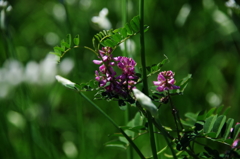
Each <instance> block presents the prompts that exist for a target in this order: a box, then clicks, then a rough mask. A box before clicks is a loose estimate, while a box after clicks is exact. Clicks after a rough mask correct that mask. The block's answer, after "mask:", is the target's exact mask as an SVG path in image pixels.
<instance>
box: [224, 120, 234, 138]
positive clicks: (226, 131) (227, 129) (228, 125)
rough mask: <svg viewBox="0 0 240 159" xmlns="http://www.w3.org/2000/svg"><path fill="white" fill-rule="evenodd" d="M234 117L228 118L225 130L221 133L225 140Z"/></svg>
mask: <svg viewBox="0 0 240 159" xmlns="http://www.w3.org/2000/svg"><path fill="white" fill-rule="evenodd" d="M233 123H234V119H232V118H229V119H228V120H227V122H226V130H225V132H224V134H223V138H224V139H225V140H226V139H227V138H228V137H229V133H230V130H231V128H232V127H233Z"/></svg>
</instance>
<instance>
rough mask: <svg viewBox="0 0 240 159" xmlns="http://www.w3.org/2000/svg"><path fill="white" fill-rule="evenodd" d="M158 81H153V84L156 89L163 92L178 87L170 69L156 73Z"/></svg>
mask: <svg viewBox="0 0 240 159" xmlns="http://www.w3.org/2000/svg"><path fill="white" fill-rule="evenodd" d="M157 80H158V81H153V84H154V85H155V86H157V91H159V92H163V91H165V90H171V89H179V88H180V87H179V86H175V85H174V83H175V80H174V73H173V72H172V71H162V72H160V73H159V74H158V78H157Z"/></svg>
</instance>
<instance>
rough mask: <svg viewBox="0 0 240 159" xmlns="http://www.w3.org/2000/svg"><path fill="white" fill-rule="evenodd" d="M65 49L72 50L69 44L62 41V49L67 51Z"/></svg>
mask: <svg viewBox="0 0 240 159" xmlns="http://www.w3.org/2000/svg"><path fill="white" fill-rule="evenodd" d="M65 47H66V48H68V49H69V48H70V45H69V44H68V43H67V42H65V41H64V40H62V41H61V48H62V49H63V50H64V51H65Z"/></svg>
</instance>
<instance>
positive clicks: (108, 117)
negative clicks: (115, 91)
mask: <svg viewBox="0 0 240 159" xmlns="http://www.w3.org/2000/svg"><path fill="white" fill-rule="evenodd" d="M79 94H80V95H81V96H82V97H83V98H85V99H86V100H87V101H88V102H89V103H90V104H91V105H93V106H94V107H95V108H96V109H97V110H98V111H99V112H100V113H101V114H102V115H103V116H105V117H106V118H107V119H108V120H109V121H110V122H111V123H112V124H113V125H114V126H115V127H116V128H117V129H118V130H119V131H120V132H121V133H122V134H123V136H124V137H125V138H126V139H127V140H128V142H129V143H130V144H131V146H132V147H133V148H134V150H135V151H136V153H137V154H138V155H139V157H140V158H141V159H145V157H144V155H143V154H142V152H141V151H140V150H139V148H138V147H137V145H136V144H135V143H134V142H133V141H132V139H131V138H130V137H129V136H128V135H127V134H126V133H125V132H124V130H123V129H122V128H120V127H119V126H118V125H117V124H116V123H115V121H114V120H113V119H112V118H111V117H110V116H108V115H107V114H106V113H105V112H104V111H103V110H102V109H101V108H99V107H98V106H97V105H96V104H95V103H93V102H92V101H91V100H90V99H89V98H88V97H87V96H85V95H84V94H83V93H82V92H79Z"/></svg>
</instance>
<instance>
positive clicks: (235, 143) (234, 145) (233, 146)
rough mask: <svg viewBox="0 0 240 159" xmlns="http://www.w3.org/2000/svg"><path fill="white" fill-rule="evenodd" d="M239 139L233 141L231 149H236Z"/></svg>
mask: <svg viewBox="0 0 240 159" xmlns="http://www.w3.org/2000/svg"><path fill="white" fill-rule="evenodd" d="M239 143H240V139H236V140H234V142H233V144H232V146H231V147H232V148H236V147H238V146H239V145H240V144H239Z"/></svg>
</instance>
